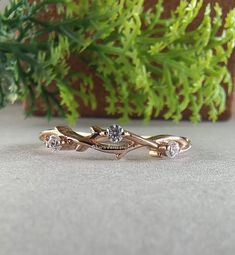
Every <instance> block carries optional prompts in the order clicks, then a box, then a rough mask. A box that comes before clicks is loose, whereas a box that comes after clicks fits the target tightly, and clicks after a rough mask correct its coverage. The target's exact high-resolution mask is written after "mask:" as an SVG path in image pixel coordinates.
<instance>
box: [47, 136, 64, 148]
mask: <svg viewBox="0 0 235 255" xmlns="http://www.w3.org/2000/svg"><path fill="white" fill-rule="evenodd" d="M46 147H47V148H50V149H52V151H59V150H61V148H62V146H61V140H60V137H59V136H58V135H51V136H50V137H49V139H48V141H46Z"/></svg>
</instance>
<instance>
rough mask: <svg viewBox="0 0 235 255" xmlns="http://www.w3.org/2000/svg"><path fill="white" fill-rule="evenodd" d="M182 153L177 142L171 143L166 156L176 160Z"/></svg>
mask: <svg viewBox="0 0 235 255" xmlns="http://www.w3.org/2000/svg"><path fill="white" fill-rule="evenodd" d="M179 153H180V145H179V143H177V142H176V141H170V142H169V143H168V145H167V148H166V156H167V157H168V158H175V157H176V156H178V155H179Z"/></svg>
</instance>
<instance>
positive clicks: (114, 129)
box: [39, 124, 191, 159]
mask: <svg viewBox="0 0 235 255" xmlns="http://www.w3.org/2000/svg"><path fill="white" fill-rule="evenodd" d="M90 129H91V133H83V132H75V131H73V130H72V129H71V128H69V127H67V126H57V127H55V128H54V129H51V130H46V131H42V132H41V133H40V135H39V139H40V140H41V141H43V142H44V143H45V144H46V147H47V148H51V149H52V150H53V151H59V150H75V151H78V152H83V151H86V150H87V149H89V148H92V149H94V150H97V151H101V152H105V153H112V154H115V155H116V158H117V159H120V158H122V157H123V156H124V155H126V154H127V153H128V152H130V151H132V150H136V149H139V148H141V147H146V148H147V149H148V150H149V155H150V156H153V157H157V158H163V157H168V158H175V157H176V156H177V155H179V154H180V153H182V152H185V151H187V150H189V149H190V148H191V142H190V140H189V139H188V138H186V137H181V136H173V135H156V136H140V135H137V134H135V133H133V132H130V131H127V130H124V129H123V128H122V127H121V126H119V125H117V124H113V125H111V126H110V127H108V128H107V129H103V128H100V127H98V126H92V127H91V128H90Z"/></svg>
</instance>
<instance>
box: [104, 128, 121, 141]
mask: <svg viewBox="0 0 235 255" xmlns="http://www.w3.org/2000/svg"><path fill="white" fill-rule="evenodd" d="M106 131H107V136H108V138H109V140H110V141H111V142H113V143H118V142H120V141H121V140H122V135H123V134H124V129H123V128H122V127H121V126H119V125H117V124H113V125H111V126H110V127H109V128H107V130H106Z"/></svg>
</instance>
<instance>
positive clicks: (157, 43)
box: [0, 0, 235, 122]
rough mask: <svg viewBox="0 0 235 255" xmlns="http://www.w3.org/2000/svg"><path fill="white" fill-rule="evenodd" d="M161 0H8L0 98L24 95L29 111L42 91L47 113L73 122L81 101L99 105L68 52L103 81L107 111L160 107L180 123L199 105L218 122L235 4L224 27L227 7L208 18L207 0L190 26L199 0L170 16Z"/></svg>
mask: <svg viewBox="0 0 235 255" xmlns="http://www.w3.org/2000/svg"><path fill="white" fill-rule="evenodd" d="M162 2H163V1H162V0H159V1H158V2H157V4H156V6H154V7H153V8H152V9H149V10H148V11H145V10H144V7H143V4H144V0H122V1H116V0H93V1H86V0H80V1H77V2H75V1H73V0H39V1H33V4H30V3H29V1H27V0H14V1H12V2H11V3H10V5H9V6H8V7H7V8H6V9H5V11H4V13H2V14H0V106H1V107H3V106H5V105H6V104H7V103H8V102H14V101H15V100H17V99H20V100H25V99H27V102H28V112H27V113H28V114H31V113H32V112H33V111H34V110H35V107H36V102H37V100H36V99H38V98H40V99H42V100H43V104H44V107H45V110H46V112H47V113H48V116H49V117H50V116H51V115H52V109H56V110H57V112H58V113H59V114H60V115H62V116H67V117H68V119H69V120H70V121H71V122H73V121H75V120H76V119H77V117H79V102H81V101H82V102H83V103H84V104H85V105H87V106H89V107H91V108H92V109H95V107H96V98H95V96H94V94H93V87H94V86H95V84H93V83H94V81H93V76H88V74H87V71H86V70H83V69H81V68H80V65H79V70H78V71H75V70H73V69H72V68H71V66H70V65H69V64H68V59H69V58H70V56H71V55H72V56H75V57H77V59H79V61H80V63H82V65H81V66H86V67H88V68H90V69H91V70H93V72H94V74H95V75H96V76H98V77H100V78H101V79H102V80H103V88H104V89H105V90H106V91H107V97H106V99H105V100H106V102H107V109H106V110H107V113H109V114H115V113H118V114H120V115H121V116H122V118H121V119H122V120H123V121H126V120H128V119H129V117H130V116H131V115H133V114H135V115H139V116H144V118H145V120H149V118H150V117H151V116H152V115H154V116H156V117H157V116H158V115H159V114H160V113H162V112H163V111H164V117H165V118H166V119H169V118H171V119H174V120H175V121H178V120H180V119H181V118H182V113H183V112H184V111H185V110H186V109H189V110H190V112H191V120H192V121H194V122H197V121H200V119H201V115H200V112H201V109H202V107H203V106H206V107H207V108H208V109H209V118H210V120H212V121H215V120H216V119H217V117H218V115H219V114H221V113H222V112H223V111H224V110H225V105H226V95H227V94H228V93H230V92H231V90H232V81H231V77H230V73H229V71H228V69H227V61H228V58H229V57H230V55H231V53H232V51H233V48H234V40H235V27H234V23H235V10H231V11H230V13H229V14H228V15H227V18H226V21H225V25H224V27H223V28H222V20H221V15H222V10H221V8H220V7H219V5H218V4H215V6H213V9H214V11H215V16H214V18H211V8H212V7H211V6H210V5H208V6H207V8H206V9H205V12H204V16H203V19H202V20H201V22H200V24H198V26H197V27H195V28H194V29H190V30H189V26H190V24H191V23H192V22H193V21H194V19H195V18H196V17H197V16H198V12H199V10H200V9H201V8H202V3H203V0H199V1H197V0H191V1H187V0H181V1H180V5H179V6H178V8H177V9H176V10H175V11H174V12H172V14H171V16H170V17H169V18H167V19H166V18H162V15H161V14H162V12H163V10H164V8H163V3H162ZM52 10H54V13H55V12H56V13H57V15H52ZM221 28H222V33H219V30H221ZM80 69H81V70H80ZM75 82H76V83H78V84H79V87H76V88H75V87H74V86H73V84H74V83H75ZM78 99H79V100H78Z"/></svg>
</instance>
